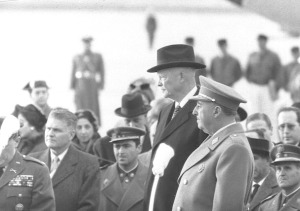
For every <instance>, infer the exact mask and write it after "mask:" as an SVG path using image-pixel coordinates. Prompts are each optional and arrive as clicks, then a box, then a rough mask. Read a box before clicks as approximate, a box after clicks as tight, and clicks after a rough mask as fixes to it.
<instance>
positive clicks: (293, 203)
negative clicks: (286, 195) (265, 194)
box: [258, 190, 300, 211]
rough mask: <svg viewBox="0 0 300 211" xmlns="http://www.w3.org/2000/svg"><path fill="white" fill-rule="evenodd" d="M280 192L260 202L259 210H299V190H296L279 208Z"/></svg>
mask: <svg viewBox="0 0 300 211" xmlns="http://www.w3.org/2000/svg"><path fill="white" fill-rule="evenodd" d="M281 197H282V192H279V193H277V194H274V195H273V196H270V197H269V198H267V199H266V200H264V201H263V202H262V204H261V205H260V207H259V209H258V210H259V211H298V210H300V200H299V199H300V191H299V190H298V192H297V193H296V194H295V195H294V196H293V197H292V198H291V199H290V200H289V201H288V202H287V203H286V204H285V206H283V207H282V208H281V209H280V203H281Z"/></svg>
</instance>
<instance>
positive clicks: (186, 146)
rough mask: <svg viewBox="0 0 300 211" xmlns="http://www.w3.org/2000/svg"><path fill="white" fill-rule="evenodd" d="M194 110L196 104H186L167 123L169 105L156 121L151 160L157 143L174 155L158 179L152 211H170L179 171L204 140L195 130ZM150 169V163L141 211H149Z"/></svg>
mask: <svg viewBox="0 0 300 211" xmlns="http://www.w3.org/2000/svg"><path fill="white" fill-rule="evenodd" d="M196 94H197V93H196ZM195 106H196V101H188V102H187V103H186V104H185V105H184V106H183V108H182V109H181V110H180V111H179V112H178V113H177V114H176V116H175V117H174V118H173V119H172V120H171V121H170V119H171V117H172V114H173V111H174V109H175V103H170V104H169V105H167V106H166V107H165V108H163V109H162V111H161V113H160V115H159V117H158V124H157V129H156V133H155V138H154V143H153V148H152V156H151V159H152V160H153V157H154V156H155V153H156V150H157V148H158V146H159V144H160V143H165V144H168V145H169V146H171V147H172V148H173V150H174V152H175V155H174V157H173V158H172V159H171V160H170V162H169V164H168V166H167V168H166V169H165V171H164V176H163V177H160V179H159V182H158V185H157V190H156V193H155V201H154V210H155V211H167V210H172V205H173V202H174V198H175V194H176V191H177V188H178V183H177V178H178V176H179V173H180V171H181V168H182V166H183V164H184V162H185V161H186V159H187V158H188V156H189V155H190V154H191V153H192V152H193V151H194V150H195V149H196V148H197V147H198V146H199V145H200V144H201V143H202V141H203V140H204V139H205V138H206V137H207V134H206V133H204V132H203V131H202V130H200V129H198V126H197V121H196V117H195V116H193V114H192V112H193V109H194V108H195ZM152 167H153V166H152V161H151V162H150V167H149V173H148V179H147V186H146V192H145V204H144V211H146V210H148V206H149V200H150V195H151V189H152V184H153V180H154V175H153V174H152Z"/></svg>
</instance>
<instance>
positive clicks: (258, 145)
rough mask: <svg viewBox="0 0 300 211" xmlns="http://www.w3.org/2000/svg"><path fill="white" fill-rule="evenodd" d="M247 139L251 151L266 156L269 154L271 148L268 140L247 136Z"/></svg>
mask: <svg viewBox="0 0 300 211" xmlns="http://www.w3.org/2000/svg"><path fill="white" fill-rule="evenodd" d="M247 139H248V142H249V144H250V147H251V150H252V152H253V153H258V154H260V153H264V154H265V155H266V156H269V153H270V150H271V149H270V142H269V141H268V140H266V139H261V138H251V137H248V136H247Z"/></svg>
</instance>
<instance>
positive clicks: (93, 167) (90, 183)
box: [32, 145, 100, 211]
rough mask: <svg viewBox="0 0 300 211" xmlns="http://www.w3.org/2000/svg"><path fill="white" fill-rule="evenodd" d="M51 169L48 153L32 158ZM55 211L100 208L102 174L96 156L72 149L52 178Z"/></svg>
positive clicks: (84, 210) (82, 210) (78, 210)
mask: <svg viewBox="0 0 300 211" xmlns="http://www.w3.org/2000/svg"><path fill="white" fill-rule="evenodd" d="M32 156H33V157H35V158H37V159H39V160H41V161H43V162H45V163H46V164H47V166H48V167H49V169H50V168H51V167H50V165H51V161H50V151H49V149H47V150H45V151H42V152H37V153H33V154H32ZM52 184H53V190H54V195H55V200H56V211H95V210H98V208H99V195H100V189H99V185H100V170H99V164H98V160H97V158H96V157H95V156H92V155H90V154H88V153H85V152H81V151H79V150H77V149H75V147H74V146H73V145H70V147H69V149H68V152H67V153H66V155H65V157H64V158H63V160H62V161H61V163H60V165H59V166H58V168H57V170H56V172H55V174H54V176H53V178H52Z"/></svg>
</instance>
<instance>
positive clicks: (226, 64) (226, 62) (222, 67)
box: [210, 39, 242, 86]
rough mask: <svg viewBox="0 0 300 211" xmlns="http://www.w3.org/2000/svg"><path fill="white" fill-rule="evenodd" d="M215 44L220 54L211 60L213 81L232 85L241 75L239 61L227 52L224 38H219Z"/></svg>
mask: <svg viewBox="0 0 300 211" xmlns="http://www.w3.org/2000/svg"><path fill="white" fill-rule="evenodd" d="M217 44H218V47H219V49H220V52H221V54H220V55H219V56H216V57H214V58H213V60H212V61H211V66H210V75H211V77H212V78H213V79H214V80H215V81H218V82H220V83H222V84H225V85H227V86H233V84H234V83H235V82H237V81H238V80H239V79H240V78H241V76H242V69H241V65H240V62H239V61H238V60H237V59H236V58H235V57H233V56H232V55H230V54H229V52H228V50H227V48H228V44H227V40H226V39H219V40H218V42H217Z"/></svg>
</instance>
